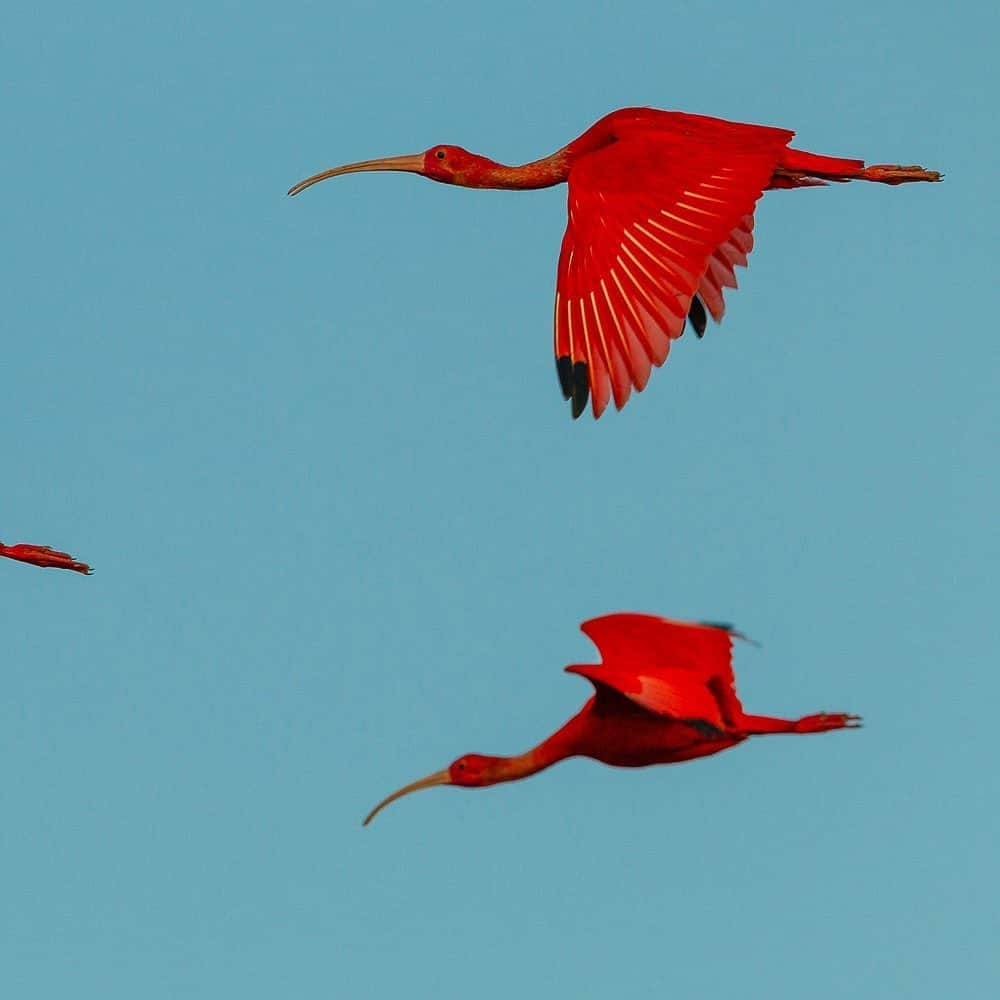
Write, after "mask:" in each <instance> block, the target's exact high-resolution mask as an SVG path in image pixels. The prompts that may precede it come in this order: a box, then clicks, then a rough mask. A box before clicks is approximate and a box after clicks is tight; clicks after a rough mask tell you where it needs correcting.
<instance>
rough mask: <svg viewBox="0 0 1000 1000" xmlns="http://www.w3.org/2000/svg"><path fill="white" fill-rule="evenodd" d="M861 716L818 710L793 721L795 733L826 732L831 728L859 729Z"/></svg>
mask: <svg viewBox="0 0 1000 1000" xmlns="http://www.w3.org/2000/svg"><path fill="white" fill-rule="evenodd" d="M860 728H861V716H860V715H848V714H846V713H845V712H819V713H818V714H816V715H807V716H805V717H804V718H802V719H799V720H798V721H797V722H796V723H795V732H797V733H826V732H829V731H830V730H831V729H860Z"/></svg>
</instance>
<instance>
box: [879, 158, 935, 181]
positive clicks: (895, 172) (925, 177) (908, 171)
mask: <svg viewBox="0 0 1000 1000" xmlns="http://www.w3.org/2000/svg"><path fill="white" fill-rule="evenodd" d="M942 176H943V175H942V174H940V173H938V172H937V171H936V170H924V168H923V167H918V166H912V167H900V166H896V165H895V164H892V163H873V164H871V166H868V167H865V168H864V170H862V171H861V178H862V179H863V180H866V181H877V182H878V183H879V184H908V183H910V182H911V181H939V180H941V178H942Z"/></svg>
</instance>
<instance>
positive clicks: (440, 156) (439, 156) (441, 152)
mask: <svg viewBox="0 0 1000 1000" xmlns="http://www.w3.org/2000/svg"><path fill="white" fill-rule="evenodd" d="M435 155H436V156H437V158H438V159H439V160H443V159H444V157H445V152H444V150H443V149H439V150H438V151H437V153H436V154H435Z"/></svg>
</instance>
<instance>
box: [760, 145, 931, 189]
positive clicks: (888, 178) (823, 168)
mask: <svg viewBox="0 0 1000 1000" xmlns="http://www.w3.org/2000/svg"><path fill="white" fill-rule="evenodd" d="M939 180H941V174H939V173H938V172H937V171H936V170H925V169H924V168H923V167H917V166H911V167H901V166H898V165H897V164H893V163H873V164H872V165H871V166H867V167H866V166H865V161H864V160H847V159H843V158H841V157H837V156H821V155H820V154H819V153H807V152H805V151H804V150H801V149H786V150H785V151H784V153H783V155H782V157H781V162H780V163H779V164H778V166H777V168H776V169H775V171H774V175H773V177H772V178H771V183H770V184H769V185H768V186H769V187H772V188H783V187H785V188H787V187H810V186H812V185H814V184H823V183H825V182H826V181H875V182H877V183H879V184H909V183H912V182H914V181H939Z"/></svg>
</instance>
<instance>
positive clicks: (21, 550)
mask: <svg viewBox="0 0 1000 1000" xmlns="http://www.w3.org/2000/svg"><path fill="white" fill-rule="evenodd" d="M0 556H6V557H7V558H8V559H16V560H17V561H18V562H26V563H30V564H31V565H32V566H42V567H45V568H51V569H69V570H72V571H73V572H74V573H83V574H85V575H89V574H90V573H91V572H92V571H91V569H90V567H89V566H88V565H87V564H86V563H82V562H77V560H76V559H74V558H73V557H72V556H71V555H70V554H69V553H68V552H59V551H58V550H57V549H53V548H51V547H50V546H48V545H4V544H3V543H2V542H0Z"/></svg>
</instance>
